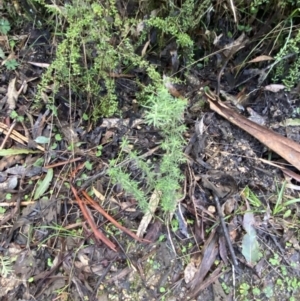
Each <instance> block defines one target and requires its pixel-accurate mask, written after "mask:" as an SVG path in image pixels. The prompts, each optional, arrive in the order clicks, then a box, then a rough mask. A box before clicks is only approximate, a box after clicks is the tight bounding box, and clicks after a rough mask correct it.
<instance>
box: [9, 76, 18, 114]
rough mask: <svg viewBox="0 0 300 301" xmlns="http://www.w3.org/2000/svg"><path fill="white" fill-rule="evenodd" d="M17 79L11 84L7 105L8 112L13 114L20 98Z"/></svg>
mask: <svg viewBox="0 0 300 301" xmlns="http://www.w3.org/2000/svg"><path fill="white" fill-rule="evenodd" d="M15 85H16V78H13V79H12V80H11V81H10V82H9V84H8V89H7V94H6V96H7V104H8V110H9V111H10V112H11V111H13V110H14V109H15V108H16V103H17V100H18V97H19V92H18V91H17V90H16V86H15Z"/></svg>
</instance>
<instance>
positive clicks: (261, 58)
mask: <svg viewBox="0 0 300 301" xmlns="http://www.w3.org/2000/svg"><path fill="white" fill-rule="evenodd" d="M271 60H274V58H273V57H271V56H269V55H260V56H257V57H256V58H254V59H253V60H251V61H249V62H248V63H258V62H264V61H271Z"/></svg>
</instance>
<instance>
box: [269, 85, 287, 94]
mask: <svg viewBox="0 0 300 301" xmlns="http://www.w3.org/2000/svg"><path fill="white" fill-rule="evenodd" d="M284 88H285V85H280V84H271V85H268V86H265V90H266V91H270V92H273V93H277V92H279V91H281V90H283V89H284Z"/></svg>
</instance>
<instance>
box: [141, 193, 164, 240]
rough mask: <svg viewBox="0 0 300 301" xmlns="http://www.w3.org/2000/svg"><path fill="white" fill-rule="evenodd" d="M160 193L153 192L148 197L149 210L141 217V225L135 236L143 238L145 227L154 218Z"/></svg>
mask: <svg viewBox="0 0 300 301" xmlns="http://www.w3.org/2000/svg"><path fill="white" fill-rule="evenodd" d="M160 195H161V193H160V191H157V190H154V191H153V193H152V195H151V197H150V201H149V208H148V211H147V212H146V213H145V215H144V216H143V218H142V220H141V223H140V225H139V228H138V230H137V233H136V235H137V236H139V237H143V235H144V233H145V232H146V230H147V227H148V225H149V223H150V222H151V220H152V218H153V216H154V212H155V210H156V208H157V206H158V203H159V200H160Z"/></svg>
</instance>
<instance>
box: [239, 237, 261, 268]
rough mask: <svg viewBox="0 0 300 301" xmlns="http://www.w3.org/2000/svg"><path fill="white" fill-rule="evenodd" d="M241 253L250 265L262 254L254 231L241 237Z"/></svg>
mask: <svg viewBox="0 0 300 301" xmlns="http://www.w3.org/2000/svg"><path fill="white" fill-rule="evenodd" d="M242 254H243V255H244V257H245V259H246V260H247V262H248V263H250V264H251V265H253V264H255V263H257V262H258V260H259V259H260V258H261V256H262V254H261V252H260V248H259V244H258V241H257V237H256V233H255V232H252V234H249V233H247V234H245V236H244V237H243V242H242Z"/></svg>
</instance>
